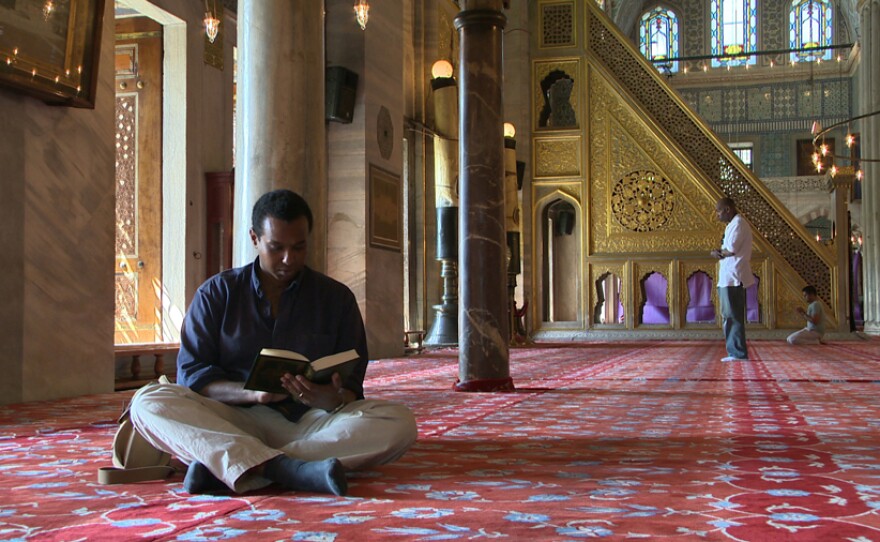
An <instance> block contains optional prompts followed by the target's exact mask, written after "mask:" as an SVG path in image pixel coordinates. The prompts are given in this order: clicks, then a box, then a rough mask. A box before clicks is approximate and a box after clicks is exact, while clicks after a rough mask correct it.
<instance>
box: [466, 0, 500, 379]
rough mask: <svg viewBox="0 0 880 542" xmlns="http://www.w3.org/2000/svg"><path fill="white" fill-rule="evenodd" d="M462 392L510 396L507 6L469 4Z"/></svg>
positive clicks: (484, 1)
mask: <svg viewBox="0 0 880 542" xmlns="http://www.w3.org/2000/svg"><path fill="white" fill-rule="evenodd" d="M463 7H464V10H463V11H462V12H460V13H459V14H458V16H457V17H456V18H455V28H456V30H458V32H459V38H460V48H461V53H460V62H459V78H458V80H459V88H460V96H459V104H460V106H459V110H460V111H461V117H460V122H459V134H460V135H459V138H460V142H459V160H460V164H461V166H460V170H459V171H460V189H459V192H460V202H459V205H460V210H459V270H460V271H459V275H460V277H461V280H460V281H459V322H458V323H459V334H458V336H459V341H458V343H459V365H458V367H459V368H458V382H456V384H455V389H456V390H457V391H512V390H513V381H512V379H511V378H510V352H509V350H508V341H509V334H508V323H507V296H506V284H507V269H506V253H507V246H506V239H505V228H504V134H503V128H502V123H503V111H502V109H503V106H502V92H501V85H502V64H501V57H502V55H501V51H502V30H503V29H504V24H505V21H506V19H505V17H504V15H503V14H502V13H501V0H495V1H490V0H482V1H478V0H473V1H466V2H463Z"/></svg>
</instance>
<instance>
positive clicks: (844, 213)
mask: <svg viewBox="0 0 880 542" xmlns="http://www.w3.org/2000/svg"><path fill="white" fill-rule="evenodd" d="M828 177H829V181H828V185H829V188H830V189H831V205H832V209H833V213H834V216H833V217H832V218H833V221H834V227H835V236H834V244H833V247H834V257H835V261H836V265H837V269H839V270H840V271H839V272H838V273H836V277H835V278H834V290H835V292H836V293H835V297H836V298H837V303H836V310H837V313H836V314H835V315H834V316H835V320H837V329H836V330H831V329H828V331H837V332H839V333H849V332H850V329H851V327H852V320H851V318H850V317H851V316H852V308H851V303H852V300H851V299H850V290H851V287H852V286H851V285H852V282H851V278H852V277H851V276H850V273H848V272H847V270H849V269H850V261H851V260H852V253H851V252H850V242H851V241H850V235H851V234H852V231H851V230H852V228H851V226H850V219H849V202H850V199H851V198H852V189H853V184H854V182H855V179H856V175H855V170H854V169H853V167H852V166H843V167H840V168H838V170H837V174H836V175H833V176H832V175H831V174H830V173H829V174H828Z"/></svg>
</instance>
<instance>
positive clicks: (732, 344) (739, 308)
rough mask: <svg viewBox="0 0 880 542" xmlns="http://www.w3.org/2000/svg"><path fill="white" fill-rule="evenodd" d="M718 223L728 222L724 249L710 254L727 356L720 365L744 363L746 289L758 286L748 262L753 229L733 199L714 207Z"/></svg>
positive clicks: (725, 200)
mask: <svg viewBox="0 0 880 542" xmlns="http://www.w3.org/2000/svg"><path fill="white" fill-rule="evenodd" d="M715 214H716V215H717V216H718V220H720V221H721V222H725V223H726V224H727V227H726V228H725V229H724V239H722V241H721V248H716V249H715V250H713V251H712V252H711V253H710V254H711V255H712V257H713V258H718V259H719V260H720V262H719V269H718V299H719V301H720V303H721V318H722V320H723V327H724V341H725V343H726V346H727V356H726V357H724V358H721V361H745V360H748V359H749V355H748V351H747V350H746V288H748V287H749V286H751V285H752V284H754V283H755V276H754V275H752V268H751V266H750V264H749V261H750V260H751V259H752V229H751V227H750V226H749V223H748V222H746V220H745V219H744V218H743V217H742V216H741V215H740V214H739V213H737V210H736V203H734V201H733V200H732V199H731V198H721V199H720V200H718V203H717V204H716V205H715Z"/></svg>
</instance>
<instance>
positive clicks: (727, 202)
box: [718, 198, 736, 211]
mask: <svg viewBox="0 0 880 542" xmlns="http://www.w3.org/2000/svg"><path fill="white" fill-rule="evenodd" d="M718 205H720V206H721V207H727V208H729V209H730V210H732V211H736V202H735V201H733V198H721V199H720V200H718Z"/></svg>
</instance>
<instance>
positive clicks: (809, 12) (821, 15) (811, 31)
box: [788, 0, 832, 62]
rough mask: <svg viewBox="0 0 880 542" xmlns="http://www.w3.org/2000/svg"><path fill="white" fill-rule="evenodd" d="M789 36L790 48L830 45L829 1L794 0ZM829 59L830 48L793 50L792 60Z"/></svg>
mask: <svg viewBox="0 0 880 542" xmlns="http://www.w3.org/2000/svg"><path fill="white" fill-rule="evenodd" d="M788 20H789V38H790V45H791V48H792V49H814V48H817V47H825V46H828V45H831V28H832V27H831V21H832V19H831V2H829V1H827V0H794V1H793V2H792V3H791V12H790V13H789V16H788ZM819 59H822V60H831V49H825V50H820V51H795V52H792V53H791V61H792V62H811V61H815V60H819Z"/></svg>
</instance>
